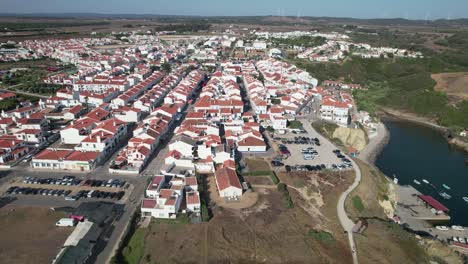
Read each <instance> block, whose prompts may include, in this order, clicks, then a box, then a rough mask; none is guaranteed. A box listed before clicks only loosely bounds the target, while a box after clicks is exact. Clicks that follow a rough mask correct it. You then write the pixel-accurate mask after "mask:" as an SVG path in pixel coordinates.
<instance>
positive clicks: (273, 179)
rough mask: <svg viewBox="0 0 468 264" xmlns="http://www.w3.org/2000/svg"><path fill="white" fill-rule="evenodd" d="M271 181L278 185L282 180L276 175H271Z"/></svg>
mask: <svg viewBox="0 0 468 264" xmlns="http://www.w3.org/2000/svg"><path fill="white" fill-rule="evenodd" d="M270 179H271V181H272V182H273V183H274V184H278V183H279V182H280V180H279V179H278V177H277V176H276V174H274V173H273V174H271V175H270Z"/></svg>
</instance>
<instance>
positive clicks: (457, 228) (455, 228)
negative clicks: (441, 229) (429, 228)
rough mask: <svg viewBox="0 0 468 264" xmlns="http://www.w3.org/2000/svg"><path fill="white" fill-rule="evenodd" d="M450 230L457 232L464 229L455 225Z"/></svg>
mask: <svg viewBox="0 0 468 264" xmlns="http://www.w3.org/2000/svg"><path fill="white" fill-rule="evenodd" d="M452 229H453V230H457V231H464V230H465V228H464V227H463V226H457V225H453V226H452Z"/></svg>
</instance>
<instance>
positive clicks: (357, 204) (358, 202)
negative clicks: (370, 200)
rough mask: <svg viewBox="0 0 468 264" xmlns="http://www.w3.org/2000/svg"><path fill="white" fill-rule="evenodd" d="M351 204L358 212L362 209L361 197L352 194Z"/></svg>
mask: <svg viewBox="0 0 468 264" xmlns="http://www.w3.org/2000/svg"><path fill="white" fill-rule="evenodd" d="M353 205H354V208H356V210H358V211H359V212H362V211H364V204H363V203H362V200H361V197H359V196H357V195H355V196H353Z"/></svg>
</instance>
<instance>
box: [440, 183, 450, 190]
mask: <svg viewBox="0 0 468 264" xmlns="http://www.w3.org/2000/svg"><path fill="white" fill-rule="evenodd" d="M442 187H444V188H445V189H447V190H451V189H452V188H450V186H448V185H446V184H442Z"/></svg>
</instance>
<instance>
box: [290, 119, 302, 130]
mask: <svg viewBox="0 0 468 264" xmlns="http://www.w3.org/2000/svg"><path fill="white" fill-rule="evenodd" d="M288 127H289V128H290V129H302V123H301V121H298V120H293V121H289V125H288Z"/></svg>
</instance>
